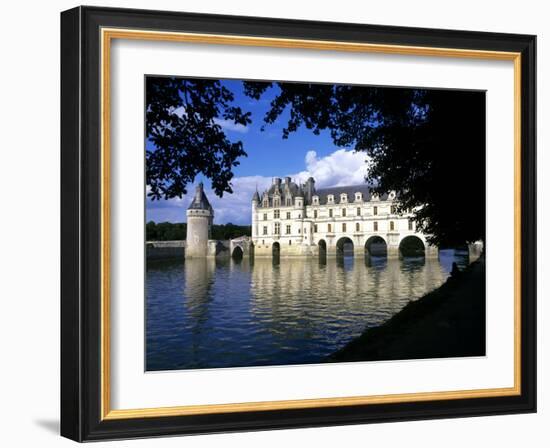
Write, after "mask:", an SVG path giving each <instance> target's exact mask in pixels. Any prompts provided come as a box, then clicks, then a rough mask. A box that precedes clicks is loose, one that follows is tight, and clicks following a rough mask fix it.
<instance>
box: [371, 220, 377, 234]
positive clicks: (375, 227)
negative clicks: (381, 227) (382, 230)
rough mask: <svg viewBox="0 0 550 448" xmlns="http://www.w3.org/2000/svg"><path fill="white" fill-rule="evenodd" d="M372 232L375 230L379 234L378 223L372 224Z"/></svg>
mask: <svg viewBox="0 0 550 448" xmlns="http://www.w3.org/2000/svg"><path fill="white" fill-rule="evenodd" d="M372 230H374V231H375V232H378V223H377V222H376V221H374V222H373V223H372Z"/></svg>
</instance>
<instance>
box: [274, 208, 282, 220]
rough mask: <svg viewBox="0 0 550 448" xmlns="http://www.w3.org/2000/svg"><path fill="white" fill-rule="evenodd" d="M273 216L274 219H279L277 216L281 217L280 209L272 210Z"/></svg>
mask: <svg viewBox="0 0 550 448" xmlns="http://www.w3.org/2000/svg"><path fill="white" fill-rule="evenodd" d="M273 217H274V218H275V219H279V218H280V217H281V211H280V210H275V211H274V212H273Z"/></svg>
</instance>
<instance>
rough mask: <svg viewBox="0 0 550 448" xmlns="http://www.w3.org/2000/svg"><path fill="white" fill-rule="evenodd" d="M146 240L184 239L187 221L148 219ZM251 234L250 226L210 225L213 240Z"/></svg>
mask: <svg viewBox="0 0 550 448" xmlns="http://www.w3.org/2000/svg"><path fill="white" fill-rule="evenodd" d="M145 229H146V239H147V241H178V240H185V235H186V234H187V223H184V222H176V223H172V222H159V223H156V222H154V221H149V222H148V223H147V224H146V226H145ZM245 235H246V236H251V235H252V232H251V226H239V225H236V224H232V223H230V222H229V223H227V224H214V225H213V226H212V236H211V238H212V239H213V240H230V239H233V238H237V237H239V236H245Z"/></svg>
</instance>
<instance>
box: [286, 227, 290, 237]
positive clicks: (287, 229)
mask: <svg viewBox="0 0 550 448" xmlns="http://www.w3.org/2000/svg"><path fill="white" fill-rule="evenodd" d="M286 234H287V235H290V226H286Z"/></svg>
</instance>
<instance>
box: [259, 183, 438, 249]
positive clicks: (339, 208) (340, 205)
mask: <svg viewBox="0 0 550 448" xmlns="http://www.w3.org/2000/svg"><path fill="white" fill-rule="evenodd" d="M396 204H397V198H396V196H395V193H393V192H391V193H389V194H385V195H383V196H381V197H379V196H377V195H374V194H371V192H370V191H369V189H368V187H367V186H366V185H358V186H350V187H336V188H330V189H320V190H316V189H315V180H314V179H313V178H310V179H308V181H307V182H306V183H305V184H301V185H298V184H295V183H294V182H292V180H291V179H290V178H288V177H287V178H285V179H284V181H283V180H282V179H279V178H275V179H274V180H273V184H272V186H271V187H270V188H269V189H268V190H266V191H265V192H264V193H263V194H262V195H261V196H260V195H259V194H258V193H256V194H255V195H254V197H253V200H252V242H253V244H254V256H260V257H261V256H266V257H271V256H273V254H274V253H279V255H280V256H281V257H285V256H319V254H320V253H321V254H322V253H326V255H327V256H333V255H337V254H338V253H341V252H342V250H344V249H345V250H348V249H349V248H350V247H351V245H350V244H349V243H350V242H351V243H353V254H354V256H363V257H364V256H365V255H366V254H367V253H374V252H375V251H376V250H380V248H382V247H383V246H384V245H383V244H381V243H382V241H383V242H384V243H385V246H386V248H387V249H386V252H387V255H388V256H389V257H393V256H399V253H400V251H399V248H400V244H401V242H402V241H403V240H404V239H405V238H407V237H411V236H413V237H417V238H418V239H420V240H421V241H422V243H423V245H424V247H425V255H426V256H427V257H437V248H435V247H432V246H429V245H427V243H426V238H425V235H423V234H422V233H420V232H417V231H416V226H415V223H414V221H413V220H412V219H411V218H412V217H413V215H412V214H397V207H396ZM373 243H375V244H373Z"/></svg>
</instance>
